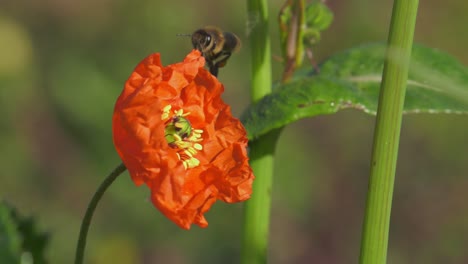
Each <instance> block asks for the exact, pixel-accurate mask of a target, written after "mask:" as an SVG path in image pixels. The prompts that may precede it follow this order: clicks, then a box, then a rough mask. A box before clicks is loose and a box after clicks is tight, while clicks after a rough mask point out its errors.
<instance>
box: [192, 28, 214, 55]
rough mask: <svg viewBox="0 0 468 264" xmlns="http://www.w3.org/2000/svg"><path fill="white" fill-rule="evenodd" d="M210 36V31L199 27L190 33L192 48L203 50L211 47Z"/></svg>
mask: <svg viewBox="0 0 468 264" xmlns="http://www.w3.org/2000/svg"><path fill="white" fill-rule="evenodd" d="M211 40H212V37H211V35H210V33H208V32H207V31H206V30H204V29H199V30H197V31H195V32H194V33H193V34H192V45H193V48H195V49H197V50H199V51H201V52H205V51H207V50H209V49H211V45H212V41H211Z"/></svg>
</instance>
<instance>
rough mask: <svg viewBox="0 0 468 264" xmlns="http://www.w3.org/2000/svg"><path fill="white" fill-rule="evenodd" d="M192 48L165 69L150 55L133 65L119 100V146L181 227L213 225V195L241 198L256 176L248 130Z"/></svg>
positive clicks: (134, 174) (135, 172) (246, 195)
mask: <svg viewBox="0 0 468 264" xmlns="http://www.w3.org/2000/svg"><path fill="white" fill-rule="evenodd" d="M204 64H205V59H204V58H203V57H202V56H201V54H200V52H199V51H196V50H193V51H192V52H191V53H190V54H188V55H187V57H186V58H185V59H184V61H183V62H181V63H177V64H173V65H169V66H167V67H163V66H162V65H161V61H160V56H159V54H157V53H156V54H152V55H150V56H148V57H147V58H146V59H144V60H143V61H142V62H141V63H140V64H138V66H137V67H136V68H135V70H134V72H133V73H132V74H131V75H130V77H129V79H128V80H127V82H126V83H125V87H124V90H123V91H122V94H121V95H120V96H119V98H118V99H117V102H116V104H115V109H114V115H113V120H112V121H113V125H112V130H113V135H114V145H115V147H116V149H117V152H118V153H119V155H120V157H121V158H122V161H123V162H124V164H125V166H126V167H127V169H128V171H129V173H130V175H131V177H132V180H133V181H134V183H135V184H136V185H141V184H143V183H144V184H146V185H147V186H148V187H149V188H150V189H151V200H152V202H153V204H154V205H155V206H156V207H157V208H158V209H159V210H160V211H161V212H162V213H163V214H164V215H166V216H167V217H168V218H169V219H171V220H172V221H174V222H175V223H176V224H177V225H179V226H180V227H182V228H184V229H190V226H191V224H192V223H195V224H197V225H199V226H201V227H206V226H208V222H207V221H206V219H205V217H204V215H203V214H204V213H205V212H207V211H208V210H209V209H210V207H211V205H212V204H213V203H214V202H215V201H216V200H218V199H219V200H222V201H225V202H228V203H234V202H239V201H244V200H246V199H248V198H250V195H251V193H252V181H253V179H254V176H253V173H252V169H251V168H250V166H249V164H248V157H247V151H246V147H247V137H246V131H245V129H244V127H243V126H242V124H241V122H240V121H239V120H238V119H236V118H234V117H233V116H232V115H231V110H230V107H229V106H228V105H227V104H225V103H224V102H223V100H222V99H221V94H222V92H223V91H224V87H223V85H222V84H221V83H220V82H219V81H218V79H216V77H214V76H212V75H211V74H210V73H209V72H208V71H207V70H205V69H204V68H203V67H204Z"/></svg>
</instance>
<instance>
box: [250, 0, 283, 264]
mask: <svg viewBox="0 0 468 264" xmlns="http://www.w3.org/2000/svg"><path fill="white" fill-rule="evenodd" d="M247 7H248V16H249V18H248V19H249V25H250V28H249V30H250V33H249V37H250V41H251V42H250V46H251V56H252V90H251V91H252V92H251V94H252V101H253V103H255V102H257V101H258V100H260V99H261V98H262V97H263V96H265V95H267V94H269V93H270V92H271V86H272V81H271V52H270V41H269V34H268V11H267V10H268V9H267V1H266V0H247ZM278 134H279V131H273V132H270V133H269V134H267V135H265V136H263V137H261V138H259V139H257V140H256V141H254V142H252V143H251V145H250V161H251V165H252V169H253V171H254V174H255V177H256V179H255V181H254V185H253V194H252V197H251V198H250V200H249V201H247V202H246V203H245V211H244V212H245V213H244V234H243V235H244V238H243V244H242V260H241V262H242V263H244V264H260V263H266V260H267V248H268V233H269V224H270V206H271V186H272V179H273V154H274V150H275V146H276V141H277V138H278Z"/></svg>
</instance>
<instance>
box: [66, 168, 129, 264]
mask: <svg viewBox="0 0 468 264" xmlns="http://www.w3.org/2000/svg"><path fill="white" fill-rule="evenodd" d="M126 169H127V168H126V167H125V165H124V164H123V163H121V164H120V165H119V166H117V167H116V168H115V169H114V171H112V172H111V173H110V174H109V176H107V177H106V178H105V179H104V181H103V182H102V183H101V185H100V186H99V188H98V189H97V191H96V193H95V194H94V196H93V198H92V199H91V201H90V202H89V205H88V208H87V209H86V213H85V216H84V217H83V222H82V223H81V228H80V236H79V238H78V244H77V246H76V255H75V264H81V263H83V257H84V250H85V247H86V237H87V235H88V230H89V226H90V224H91V219H92V218H93V213H94V210H95V209H96V206H97V204H98V202H99V200H101V197H102V195H104V192H105V191H106V190H107V188H108V187H109V186H110V185H111V184H112V183H113V182H114V180H115V179H117V177H118V176H119V175H120V174H122V172H124V171H125V170H126Z"/></svg>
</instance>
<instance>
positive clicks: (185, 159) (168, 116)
mask: <svg viewBox="0 0 468 264" xmlns="http://www.w3.org/2000/svg"><path fill="white" fill-rule="evenodd" d="M171 109H172V106H171V105H167V106H165V107H164V108H163V113H162V115H161V119H162V120H163V121H165V122H166V126H167V128H166V140H168V143H169V146H171V147H172V148H174V149H176V151H177V152H176V154H177V157H178V158H179V160H181V161H182V164H183V166H184V168H185V169H191V168H195V167H197V166H199V165H200V160H198V159H197V158H195V156H196V155H197V153H198V152H199V151H201V150H203V146H202V145H201V144H199V143H198V142H201V141H203V138H202V133H203V130H201V129H193V128H192V127H191V124H190V121H189V120H188V119H186V118H184V117H186V116H189V115H190V112H187V113H184V110H183V109H179V110H173V111H172V113H171ZM181 119H182V120H181ZM174 128H175V129H174ZM182 129H183V131H184V133H181V132H180V130H182ZM189 133H190V134H189Z"/></svg>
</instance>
